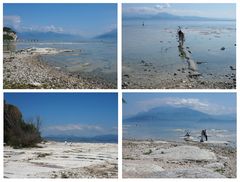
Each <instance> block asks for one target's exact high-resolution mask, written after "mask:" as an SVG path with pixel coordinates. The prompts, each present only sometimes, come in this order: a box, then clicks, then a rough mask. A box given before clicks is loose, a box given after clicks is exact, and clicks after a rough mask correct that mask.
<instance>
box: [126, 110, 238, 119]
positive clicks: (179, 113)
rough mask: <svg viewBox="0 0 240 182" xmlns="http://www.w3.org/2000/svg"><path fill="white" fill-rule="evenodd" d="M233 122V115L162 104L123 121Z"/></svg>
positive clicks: (234, 117)
mask: <svg viewBox="0 0 240 182" xmlns="http://www.w3.org/2000/svg"><path fill="white" fill-rule="evenodd" d="M148 121H151V122H165V123H166V122H169V123H171V122H175V123H177V122H183V121H184V122H187V121H190V123H192V122H201V123H202V122H212V123H213V122H215V123H220V122H235V121H236V116H235V115H210V114H206V113H203V112H200V111H197V110H194V109H190V108H187V107H172V106H164V107H163V106H162V107H156V108H153V109H150V110H149V111H147V112H141V113H138V114H136V115H135V116H132V117H129V118H126V119H124V122H139V123H141V122H148Z"/></svg>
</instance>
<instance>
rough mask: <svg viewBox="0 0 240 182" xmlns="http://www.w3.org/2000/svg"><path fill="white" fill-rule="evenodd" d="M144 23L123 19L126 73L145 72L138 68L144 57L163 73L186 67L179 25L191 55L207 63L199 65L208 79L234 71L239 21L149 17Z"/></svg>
mask: <svg viewBox="0 0 240 182" xmlns="http://www.w3.org/2000/svg"><path fill="white" fill-rule="evenodd" d="M142 22H143V21H141V20H123V56H122V58H123V67H124V68H126V71H124V72H123V74H126V73H127V74H130V75H133V74H136V75H137V74H138V76H139V75H144V72H143V70H141V69H139V68H138V65H139V63H140V62H141V60H144V61H146V62H150V63H152V64H153V65H154V67H155V68H156V70H157V71H158V73H160V75H161V74H162V76H165V75H164V74H168V73H170V74H171V75H173V73H174V72H176V71H177V69H178V68H181V67H183V65H184V64H186V62H184V61H183V60H182V59H181V58H180V57H179V50H178V42H177V37H176V35H177V29H178V26H181V28H182V31H183V32H184V34H185V43H184V45H185V46H186V47H189V50H190V51H191V53H192V54H190V55H191V58H192V59H193V60H195V61H200V62H205V63H206V64H200V65H198V71H199V72H200V73H201V74H202V75H203V77H204V78H206V79H214V78H220V77H223V78H224V75H225V74H229V73H231V70H230V69H229V66H233V67H235V66H236V45H235V44H236V23H235V21H164V20H145V21H144V24H145V25H144V26H142ZM222 47H224V48H225V50H221V48H222ZM135 72H136V73H135ZM141 73H142V74H141ZM152 74H153V75H154V72H153V73H152ZM156 74H157V73H156ZM153 77H154V76H153Z"/></svg>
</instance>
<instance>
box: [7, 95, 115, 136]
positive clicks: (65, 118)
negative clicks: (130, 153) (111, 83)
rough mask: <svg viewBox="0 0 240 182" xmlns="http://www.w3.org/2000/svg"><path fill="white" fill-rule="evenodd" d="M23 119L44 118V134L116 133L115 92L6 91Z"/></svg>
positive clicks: (85, 134) (82, 134) (86, 134)
mask: <svg viewBox="0 0 240 182" xmlns="http://www.w3.org/2000/svg"><path fill="white" fill-rule="evenodd" d="M4 99H5V100H6V101H7V103H10V104H13V105H16V106H17V107H18V108H19V109H20V111H21V112H22V114H23V116H24V119H25V120H29V119H31V118H34V117H36V116H40V117H41V118H42V127H41V128H42V129H41V130H42V134H43V135H45V136H46V135H53V134H54V135H59V134H61V135H64V134H66V135H76V136H95V135H105V134H117V126H118V123H117V120H118V108H117V107H118V104H117V103H118V102H117V99H118V97H117V94H115V93H5V94H4Z"/></svg>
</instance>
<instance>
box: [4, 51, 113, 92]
mask: <svg viewBox="0 0 240 182" xmlns="http://www.w3.org/2000/svg"><path fill="white" fill-rule="evenodd" d="M58 51H59V50H56V49H52V48H36V49H33V48H30V49H24V50H21V51H17V52H13V53H4V54H3V67H4V70H3V87H4V88H5V89H26V88H28V89H42V88H44V89H52V88H58V89H113V88H116V85H115V86H114V85H113V84H111V83H107V82H106V81H104V80H102V79H100V78H83V76H81V75H80V74H76V73H68V72H67V71H65V70H64V71H63V70H59V69H58V68H56V67H54V66H53V65H50V64H48V63H45V62H43V61H41V55H45V54H57V53H58ZM63 51H65V50H63ZM66 51H68V50H66ZM69 51H70V50H69Z"/></svg>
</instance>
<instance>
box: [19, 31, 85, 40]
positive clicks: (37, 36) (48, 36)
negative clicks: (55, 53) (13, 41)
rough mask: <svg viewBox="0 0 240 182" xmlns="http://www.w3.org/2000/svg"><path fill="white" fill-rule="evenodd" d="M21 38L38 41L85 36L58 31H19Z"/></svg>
mask: <svg viewBox="0 0 240 182" xmlns="http://www.w3.org/2000/svg"><path fill="white" fill-rule="evenodd" d="M17 35H18V39H20V40H38V41H49V40H54V41H80V40H83V37H81V36H79V35H72V34H65V33H56V32H36V31H33V32H17Z"/></svg>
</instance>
